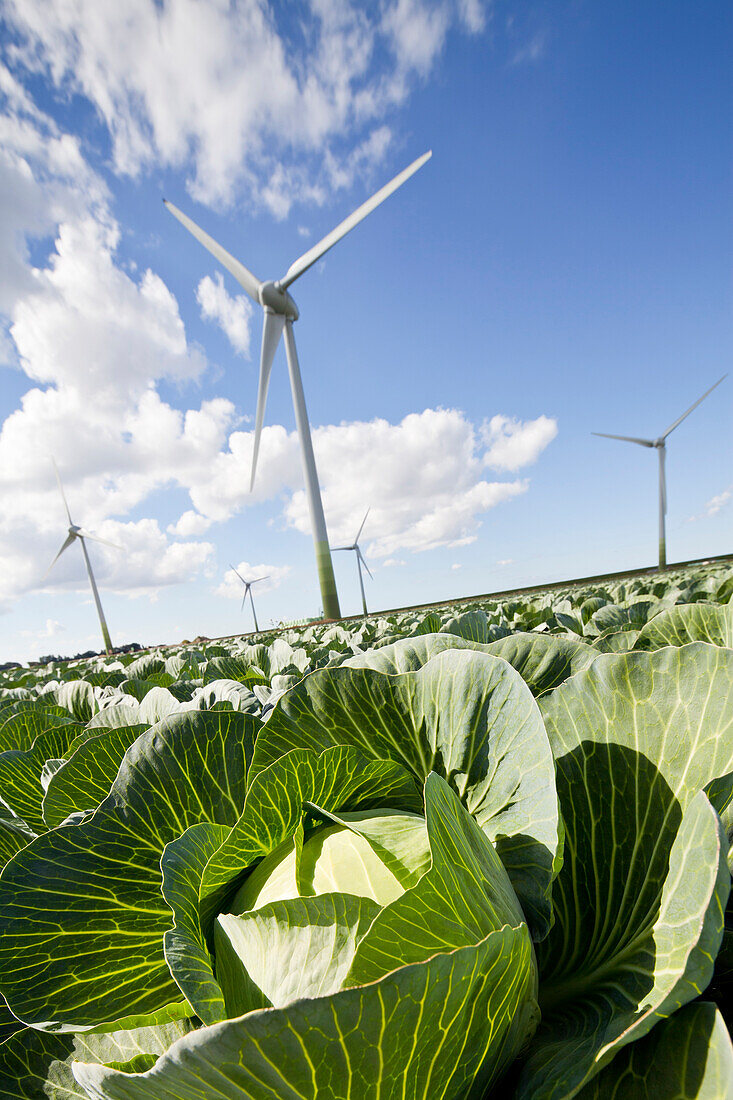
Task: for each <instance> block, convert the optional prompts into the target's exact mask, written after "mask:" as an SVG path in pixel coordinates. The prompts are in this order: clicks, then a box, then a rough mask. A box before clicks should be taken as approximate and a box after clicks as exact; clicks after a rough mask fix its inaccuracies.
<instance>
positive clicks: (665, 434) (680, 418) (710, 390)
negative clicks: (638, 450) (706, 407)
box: [660, 374, 728, 439]
mask: <svg viewBox="0 0 733 1100" xmlns="http://www.w3.org/2000/svg"><path fill="white" fill-rule="evenodd" d="M727 377H728V375H727V374H724V375H723V378H727ZM723 378H719V379H718V381H717V382H714V383H713V385H712V386H711V387H710V389H709V390H705V393H704V394H703V395H702V397H698V399H697V401H696V402H695V404H694V405H690V407H689V409H688V410H687V412H683V413H682V416H679V417H678V418H677V419H676V420H675V422H674V424H671V425H670V426H669V428H667V430H666V432H665V433H664V435H662V436H660V439H666V438H667V436H668V435H669V433H670V432H673V431H674V430H675V428H676V427H677V425H678V424H681V423H682V421H683V420H684V419H685V417H686V416H689V415H690V413H691V412H692V411H693V409H696V408H697V406H698V405H699V404H700V402H701V401H704V400H705V398H706V397H707V396H708V394H709V393H712V392H713V390H714V389H715V387H716V386H719V385H720V383H721V382H722V381H723Z"/></svg>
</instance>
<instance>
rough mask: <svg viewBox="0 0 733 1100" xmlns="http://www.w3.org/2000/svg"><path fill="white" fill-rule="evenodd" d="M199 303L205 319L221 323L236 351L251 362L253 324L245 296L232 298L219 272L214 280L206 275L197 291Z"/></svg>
mask: <svg viewBox="0 0 733 1100" xmlns="http://www.w3.org/2000/svg"><path fill="white" fill-rule="evenodd" d="M196 301H197V302H198V304H199V306H200V307H201V316H202V317H204V318H206V320H207V321H215V322H217V324H219V325H220V327H221V329H222V330H223V332H224V334H225V335H226V337H227V339H228V340H229V343H230V344H231V345H232V347H233V348H234V350H235V351H238V352H239V354H240V355H244V356H245V358H247V359H249V344H250V337H251V331H250V322H251V320H252V304H251V302H250V301H249V299H248V298H246V297H245V296H244V294H237V295H236V297H234V298H231V297H230V296H229V294H228V293H227V291H226V288H225V286H224V279H223V277H222V274H221V272H220V271H217V273H216V274H215V276H214V278H213V279H212V278H211V277H210V276H209V275H205V276H204V278H203V279H202V280H201V282H200V283H199V285H198V286H197V287H196Z"/></svg>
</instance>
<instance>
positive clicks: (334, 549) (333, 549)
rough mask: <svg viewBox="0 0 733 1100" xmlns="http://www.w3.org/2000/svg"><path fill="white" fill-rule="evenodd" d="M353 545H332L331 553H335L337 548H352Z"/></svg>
mask: <svg viewBox="0 0 733 1100" xmlns="http://www.w3.org/2000/svg"><path fill="white" fill-rule="evenodd" d="M353 549H354V547H353V546H332V547H331V553H333V554H335V553H336V551H337V550H353Z"/></svg>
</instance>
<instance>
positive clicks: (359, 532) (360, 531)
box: [354, 508, 371, 565]
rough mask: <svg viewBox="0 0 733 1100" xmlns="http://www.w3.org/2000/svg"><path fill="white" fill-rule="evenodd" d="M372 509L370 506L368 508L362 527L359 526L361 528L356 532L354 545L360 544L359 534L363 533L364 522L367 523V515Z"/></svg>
mask: <svg viewBox="0 0 733 1100" xmlns="http://www.w3.org/2000/svg"><path fill="white" fill-rule="evenodd" d="M370 511H371V509H370V508H367V510H366V515H365V516H364V519H363V520H362V521H361V527H360V528H359V530H358V531H357V532H356V538H355V539H354V546H358V544H359V535H360V534H361V533H362V531H363V530H364V524H365V523H366V521H367V516H368V515H369V512H370ZM362 560H363V559H362ZM364 564H365V565H366V562H364Z"/></svg>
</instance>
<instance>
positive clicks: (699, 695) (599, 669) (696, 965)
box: [519, 644, 733, 1100]
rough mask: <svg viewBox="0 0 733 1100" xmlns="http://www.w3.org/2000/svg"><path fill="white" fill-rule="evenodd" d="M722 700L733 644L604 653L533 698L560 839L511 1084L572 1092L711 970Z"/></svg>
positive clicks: (720, 881) (721, 884)
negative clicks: (712, 798)
mask: <svg viewBox="0 0 733 1100" xmlns="http://www.w3.org/2000/svg"><path fill="white" fill-rule="evenodd" d="M732 700H733V652H730V651H726V650H721V649H715V648H713V647H712V646H707V645H702V644H695V645H692V646H687V647H685V648H683V649H671V648H667V649H664V650H659V651H657V652H656V653H649V654H648V653H633V654H619V655H607V656H601V657H599V658H598V659H597V660H596V661H594V663H593V664H592V665H591V666H590V668H589V669H587V670H586V671H584V672H581V673H579V674H578V675H577V676H575V677H573V678H572V679H571V680H568V681H567V682H566V683H565V684H563V685H561V686H560V687H559V688H557V690H556V691H555V692H553V693H552V694H551V695H549V696H548V697H547V698H546V700H543V701H542V709H543V713H544V717H545V725H546V728H547V732H548V736H549V738H550V742H551V744H552V747H553V751H554V753H555V757H556V761H557V784H558V794H559V798H560V805H561V808H562V813H563V819H564V821H565V828H566V848H565V863H564V865H563V868H562V870H561V872H560V875H559V876H558V878H557V879H556V880H555V883H554V886H553V902H554V906H555V924H554V926H553V928H552V930H551V932H550V935H549V936H548V938H547V940H546V941H545V942H544V943H542V944H540V945H539V948H538V959H539V965H540V977H541V984H540V990H541V994H540V1003H541V1006H542V1010H543V1023H542V1027H541V1029H540V1031H539V1032H538V1034H537V1036H536V1038H535V1042H534V1046H533V1051H532V1053H531V1056H530V1058H529V1061H528V1064H527V1066H526V1067H525V1070H524V1071H523V1074H522V1077H521V1083H520V1090H519V1095H520V1096H522V1097H527V1098H528V1097H532V1098H533V1100H539V1098H544V1097H548V1098H550V1097H552V1098H555V1097H566V1096H572V1095H574V1092H575V1090H577V1089H578V1088H579V1087H580V1086H581V1085H582V1084H583V1083H584V1082H585V1081H587V1080H590V1078H591V1077H592V1076H593V1074H594V1073H596V1072H598V1071H599V1069H601V1068H602V1066H603V1065H604V1064H605V1063H606V1062H607V1061H608V1060H610V1058H611V1057H612V1056H613V1054H614V1052H615V1051H616V1050H618V1049H619V1048H620V1047H621V1046H623V1045H624V1044H625V1043H627V1042H630V1041H631V1040H632V1039H635V1038H637V1037H640V1036H641V1035H643V1034H645V1033H646V1032H647V1031H648V1030H649V1029H650V1028H651V1027H652V1026H653V1024H654V1023H655V1021H656V1020H657V1019H658V1018H659V1017H663V1016H666V1015H669V1014H670V1013H671V1012H673V1011H675V1009H676V1008H678V1007H679V1006H680V1005H682V1004H684V1003H686V1002H687V1001H689V1000H691V999H692V998H693V997H695V996H696V995H697V994H698V993H699V992H700V990H701V989H704V988H705V986H706V985H707V983H708V982H709V981H710V978H711V975H712V970H713V960H714V958H715V955H716V953H717V950H718V947H719V945H720V940H721V935H722V929H723V909H724V908H725V902H726V898H727V895H728V891H729V889H730V875H729V873H728V870H727V867H726V864H725V857H726V854H727V842H726V840H725V837H724V835H723V833H722V828H721V823H720V819H719V818H718V816H717V814H716V813H715V812H714V811H713V809H712V808H711V806H710V804H709V803H708V801H707V799H706V796H705V795H704V794H703V793H702V790H701V788H702V787H704V786H705V785H706V784H707V783H709V782H710V780H711V779H712V778H713V777H714V776H716V775H718V774H724V773H727V772H728V771H730V770H731V767H732V761H731V757H733V738H732V737H731V731H733V707H732V706H731V702H732ZM693 852H694V855H692V854H691V853H693ZM690 860H694V867H695V873H694V875H691V874H689V873H688V874H685V873H683V872H684V870H685V868H689V862H690Z"/></svg>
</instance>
